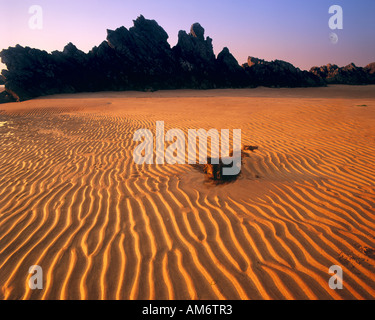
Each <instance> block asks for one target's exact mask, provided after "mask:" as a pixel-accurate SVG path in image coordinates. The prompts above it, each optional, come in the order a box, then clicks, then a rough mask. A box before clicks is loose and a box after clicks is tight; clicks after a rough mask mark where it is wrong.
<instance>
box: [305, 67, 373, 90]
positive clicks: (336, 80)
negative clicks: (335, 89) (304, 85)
mask: <svg viewBox="0 0 375 320" xmlns="http://www.w3.org/2000/svg"><path fill="white" fill-rule="evenodd" d="M310 72H311V73H313V74H315V75H317V76H319V77H320V78H321V79H323V80H324V81H326V82H327V83H330V84H351V85H362V84H375V63H370V64H369V65H367V66H366V67H364V68H362V67H357V66H356V65H355V64H354V63H351V64H348V65H347V66H345V67H341V68H340V67H338V66H337V65H335V64H327V65H326V66H321V67H313V68H311V69H310Z"/></svg>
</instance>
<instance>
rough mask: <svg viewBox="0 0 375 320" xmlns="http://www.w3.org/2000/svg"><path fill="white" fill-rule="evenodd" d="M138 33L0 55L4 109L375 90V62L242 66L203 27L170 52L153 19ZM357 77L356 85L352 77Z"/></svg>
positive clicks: (111, 33)
mask: <svg viewBox="0 0 375 320" xmlns="http://www.w3.org/2000/svg"><path fill="white" fill-rule="evenodd" d="M133 22H134V26H133V27H131V28H129V30H128V29H126V28H125V27H120V28H118V29H116V30H107V39H106V41H103V42H102V43H101V44H100V45H99V46H97V47H94V48H93V49H92V50H91V51H90V52H88V53H87V54H86V53H84V52H82V51H81V50H79V49H78V48H77V47H76V46H75V45H73V44H72V43H69V44H67V45H66V46H65V48H64V49H63V51H62V52H59V51H54V52H52V53H47V52H46V51H43V50H38V49H31V48H29V47H22V46H20V45H16V46H15V47H10V48H8V49H5V50H2V51H1V52H0V58H1V60H2V62H3V63H5V64H6V65H7V69H8V70H3V71H2V76H3V78H0V82H1V81H2V79H3V81H4V82H5V89H6V93H2V98H1V97H0V102H4V101H6V102H7V101H10V100H11V99H13V100H17V101H22V100H26V99H30V98H34V97H38V96H42V95H49V94H55V93H73V92H84V91H87V92H91V91H108V90H147V91H151V90H159V89H177V88H194V89H209V88H240V87H254V86H258V85H263V86H272V87H300V86H324V85H325V84H326V83H355V84H357V83H375V82H371V81H373V79H374V76H375V63H374V64H370V65H368V66H366V67H365V68H358V67H355V66H354V65H349V66H347V67H345V68H338V67H337V66H336V67H335V66H330V67H321V68H312V70H311V72H307V71H301V70H300V69H298V68H295V67H294V66H293V65H291V64H290V63H287V62H284V61H280V60H275V61H272V62H267V61H264V60H261V59H257V58H253V57H249V59H248V62H247V63H246V64H244V65H242V66H240V65H239V64H238V62H237V60H236V59H235V58H234V57H233V55H232V54H231V53H230V51H229V49H228V48H224V49H223V50H222V51H221V52H220V53H219V54H218V56H217V57H215V54H214V51H213V46H212V39H211V38H210V37H205V30H204V28H203V27H202V26H201V25H200V24H199V23H194V24H193V25H192V26H191V29H190V33H187V32H185V31H180V32H179V34H178V43H177V45H176V46H175V47H173V48H171V47H170V45H169V43H168V41H167V40H168V34H167V33H166V32H165V30H164V29H163V28H162V27H160V26H159V25H158V23H157V22H156V21H154V20H148V19H145V18H144V17H143V16H140V17H138V18H137V19H136V20H135V21H133ZM354 76H355V77H356V78H355V79H354V80H350V79H353V77H354Z"/></svg>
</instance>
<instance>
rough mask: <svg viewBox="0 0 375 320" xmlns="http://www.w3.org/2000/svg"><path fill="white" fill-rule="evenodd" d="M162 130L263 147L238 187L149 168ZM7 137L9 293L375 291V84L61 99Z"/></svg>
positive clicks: (32, 111)
mask: <svg viewBox="0 0 375 320" xmlns="http://www.w3.org/2000/svg"><path fill="white" fill-rule="evenodd" d="M156 121H164V123H165V130H166V131H167V130H169V129H172V128H178V129H181V130H183V132H184V133H185V134H187V130H188V129H199V128H202V129H205V130H208V129H211V128H215V129H217V130H221V129H230V130H233V129H241V134H242V143H243V144H244V145H252V146H258V147H259V149H258V150H256V151H254V152H247V156H246V157H244V158H243V163H242V170H241V174H240V176H239V177H238V179H237V180H236V181H234V182H231V183H228V184H214V183H213V182H212V181H209V180H208V179H207V178H206V177H205V175H204V174H203V173H202V172H201V171H199V170H197V169H196V168H195V167H193V166H191V165H188V164H179V165H169V164H164V165H156V164H151V165H146V164H143V165H137V164H135V163H134V161H133V151H134V148H135V147H136V146H137V145H138V144H139V142H136V141H133V135H134V132H135V131H136V130H137V129H141V128H147V129H149V130H151V132H152V133H153V134H154V135H155V125H156ZM0 139H1V145H0V299H374V298H375V179H374V177H375V86H329V87H327V88H301V89H270V88H256V89H238V90H234V89H233V90H207V91H194V90H177V91H157V92H101V93H82V94H74V95H73V94H66V95H55V96H48V97H42V98H38V99H33V100H30V101H25V102H21V103H9V104H2V105H0ZM32 265H39V266H40V267H42V270H43V289H42V290H38V289H36V290H32V289H31V288H30V287H29V282H28V281H29V278H30V274H29V273H28V271H29V268H30V266H32ZM333 265H337V266H340V267H341V268H342V271H343V289H336V290H334V289H331V288H330V286H329V281H330V278H331V277H332V276H333V274H330V273H329V268H330V267H331V266H333Z"/></svg>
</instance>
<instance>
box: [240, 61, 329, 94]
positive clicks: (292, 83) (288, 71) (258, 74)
mask: <svg viewBox="0 0 375 320" xmlns="http://www.w3.org/2000/svg"><path fill="white" fill-rule="evenodd" d="M243 68H244V69H245V71H246V73H247V74H248V76H249V77H250V79H251V83H252V84H253V85H262V86H268V87H313V86H324V85H325V83H324V81H322V80H321V79H320V78H319V77H318V76H316V75H314V74H312V73H309V72H307V71H301V70H300V69H299V68H296V67H294V66H293V65H292V64H290V63H288V62H285V61H281V60H275V61H271V62H268V61H265V60H262V59H257V58H254V57H249V58H248V60H247V63H245V64H244V65H243Z"/></svg>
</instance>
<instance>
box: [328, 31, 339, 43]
mask: <svg viewBox="0 0 375 320" xmlns="http://www.w3.org/2000/svg"><path fill="white" fill-rule="evenodd" d="M329 41H331V43H332V44H336V43H337V42H338V41H339V37H338V36H337V34H336V33H334V32H331V33H330V34H329Z"/></svg>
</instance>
